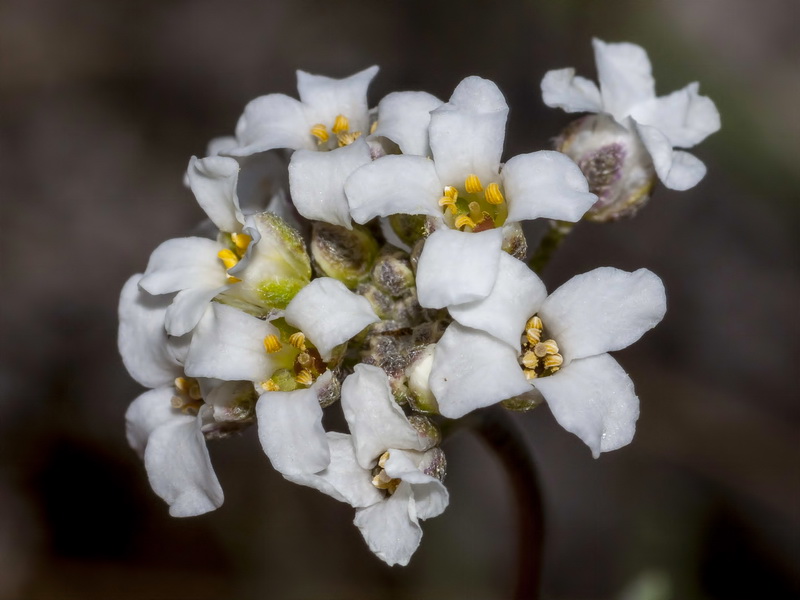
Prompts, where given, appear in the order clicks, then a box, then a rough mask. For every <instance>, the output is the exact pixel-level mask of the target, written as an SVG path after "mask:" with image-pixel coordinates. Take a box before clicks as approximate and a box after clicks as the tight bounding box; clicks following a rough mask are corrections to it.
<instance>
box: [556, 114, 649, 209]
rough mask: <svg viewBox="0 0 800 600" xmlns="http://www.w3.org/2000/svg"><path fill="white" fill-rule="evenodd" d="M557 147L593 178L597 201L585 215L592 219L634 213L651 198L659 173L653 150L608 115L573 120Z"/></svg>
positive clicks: (591, 179) (593, 189)
mask: <svg viewBox="0 0 800 600" xmlns="http://www.w3.org/2000/svg"><path fill="white" fill-rule="evenodd" d="M556 150H558V151H560V152H563V153H564V154H566V155H567V156H569V157H570V158H571V159H572V160H574V161H575V163H576V164H577V165H578V166H579V167H580V169H581V171H582V172H583V174H584V175H585V176H586V179H587V180H588V182H589V191H590V192H592V193H593V194H596V195H597V198H598V200H597V202H596V203H595V204H594V206H592V208H590V209H589V211H588V212H587V213H586V214H585V215H584V217H583V218H584V219H587V220H589V221H597V222H605V221H615V220H617V219H620V218H622V217H630V216H633V215H634V214H635V213H636V212H637V211H638V210H639V209H640V208H641V207H642V206H644V205H645V204H646V203H647V201H648V200H649V199H650V193H651V192H652V190H653V186H654V185H655V183H656V180H657V176H656V172H655V170H654V168H653V161H652V160H651V158H650V154H649V153H648V152H647V149H646V148H645V147H644V145H643V144H642V142H641V140H640V139H639V136H638V135H637V134H636V132H635V131H630V130H629V129H627V128H626V127H623V126H622V125H620V124H619V123H617V122H616V121H614V119H612V118H611V117H610V116H608V115H604V114H597V115H588V116H585V117H582V118H580V119H578V120H577V121H573V122H572V123H570V124H569V125H568V126H567V128H566V129H565V130H564V131H563V133H562V134H561V136H559V138H558V139H557V140H556Z"/></svg>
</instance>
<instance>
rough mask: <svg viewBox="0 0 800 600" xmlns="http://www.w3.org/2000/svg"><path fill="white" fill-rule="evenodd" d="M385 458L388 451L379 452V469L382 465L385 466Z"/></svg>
mask: <svg viewBox="0 0 800 600" xmlns="http://www.w3.org/2000/svg"><path fill="white" fill-rule="evenodd" d="M387 460H389V452H388V451H386V452H384V453H383V454H381V457H380V458H379V459H378V466H379V467H380V468H381V469H383V468H384V467H386V461H387Z"/></svg>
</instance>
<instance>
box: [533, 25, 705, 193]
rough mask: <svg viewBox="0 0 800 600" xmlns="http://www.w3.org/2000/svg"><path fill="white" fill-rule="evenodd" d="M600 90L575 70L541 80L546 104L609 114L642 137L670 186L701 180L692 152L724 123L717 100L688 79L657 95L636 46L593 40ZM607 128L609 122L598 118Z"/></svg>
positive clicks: (680, 187)
mask: <svg viewBox="0 0 800 600" xmlns="http://www.w3.org/2000/svg"><path fill="white" fill-rule="evenodd" d="M592 44H593V46H594V53H595V62H596V63H597V74H598V79H599V81H600V88H599V89H598V87H597V86H596V85H595V84H594V82H592V81H589V80H588V79H585V78H583V77H578V76H576V75H575V70H574V69H571V68H569V69H559V70H555V71H549V72H548V73H547V74H545V76H544V79H542V96H543V99H544V102H545V104H547V105H548V106H552V107H557V108H562V109H563V110H565V111H567V112H594V113H607V114H608V115H611V117H613V119H614V120H615V121H616V122H617V124H619V125H622V126H624V127H626V128H627V129H628V130H629V131H630V132H631V133H633V134H634V135H638V137H639V139H640V140H641V143H642V144H644V146H645V147H646V148H647V151H648V152H649V154H650V157H651V158H652V161H653V166H654V167H655V171H656V173H657V174H658V177H659V179H661V181H662V182H663V183H664V185H665V186H667V187H668V188H670V189H674V190H686V189H689V188H691V187H693V186H695V185H697V183H698V182H699V181H700V180H701V179H702V178H703V176H704V175H705V172H706V168H705V165H703V163H702V162H700V161H699V160H698V159H697V158H696V157H694V156H693V155H691V154H689V153H688V152H683V151H675V150H673V148H691V147H692V146H695V145H696V144H699V143H700V142H701V141H703V140H704V139H705V138H706V137H707V136H708V135H710V134H712V133H714V132H715V131H717V130H718V129H719V127H720V118H719V112H718V111H717V108H716V106H714V103H713V102H712V101H711V100H710V99H709V98H707V97H705V96H700V95H699V94H698V89H699V84H698V83H690V84H689V85H687V86H686V87H685V88H683V89H682V90H678V91H676V92H673V93H672V94H670V95H668V96H662V97H656V95H655V82H654V80H653V76H652V74H651V68H650V61H649V59H648V57H647V53H646V52H645V51H644V49H643V48H641V47H640V46H637V45H635V44H629V43H620V44H607V43H605V42H603V41H601V40H598V39H594V40H592ZM600 125H601V126H602V127H603V128H609V127H610V125H608V124H605V123H603V122H600Z"/></svg>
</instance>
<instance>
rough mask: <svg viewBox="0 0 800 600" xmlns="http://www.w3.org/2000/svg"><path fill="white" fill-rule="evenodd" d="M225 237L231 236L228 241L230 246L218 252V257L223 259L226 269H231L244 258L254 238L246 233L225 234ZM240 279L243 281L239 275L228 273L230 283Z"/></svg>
mask: <svg viewBox="0 0 800 600" xmlns="http://www.w3.org/2000/svg"><path fill="white" fill-rule="evenodd" d="M223 237H224V238H227V237H229V238H230V240H229V241H228V243H227V245H228V247H227V248H225V249H223V250H220V251H219V252H217V257H218V258H219V259H220V260H221V261H222V264H223V265H224V266H225V270H226V271H229V270H231V269H232V268H233V267H235V266H236V264H237V263H238V262H239V261H240V260H242V257H243V256H244V255H245V253H246V252H247V248H248V247H249V246H250V242H251V241H252V239H253V238H251V237H250V236H249V235H247V234H246V233H231V234H230V236H228V235H225V236H223ZM239 281H241V279H239V278H238V277H234V276H233V275H228V283H237V282H239Z"/></svg>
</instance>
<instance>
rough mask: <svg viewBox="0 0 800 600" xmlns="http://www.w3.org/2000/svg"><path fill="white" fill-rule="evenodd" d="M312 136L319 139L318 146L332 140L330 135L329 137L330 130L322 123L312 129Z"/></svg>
mask: <svg viewBox="0 0 800 600" xmlns="http://www.w3.org/2000/svg"><path fill="white" fill-rule="evenodd" d="M311 135H313V136H314V137H315V138H317V143H318V144H324V143H325V142H327V141H328V140H329V139H330V137H331V136H330V135H328V128H327V127H325V125H323V124H322V123H317V124H316V125H314V126H313V127H312V128H311Z"/></svg>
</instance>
